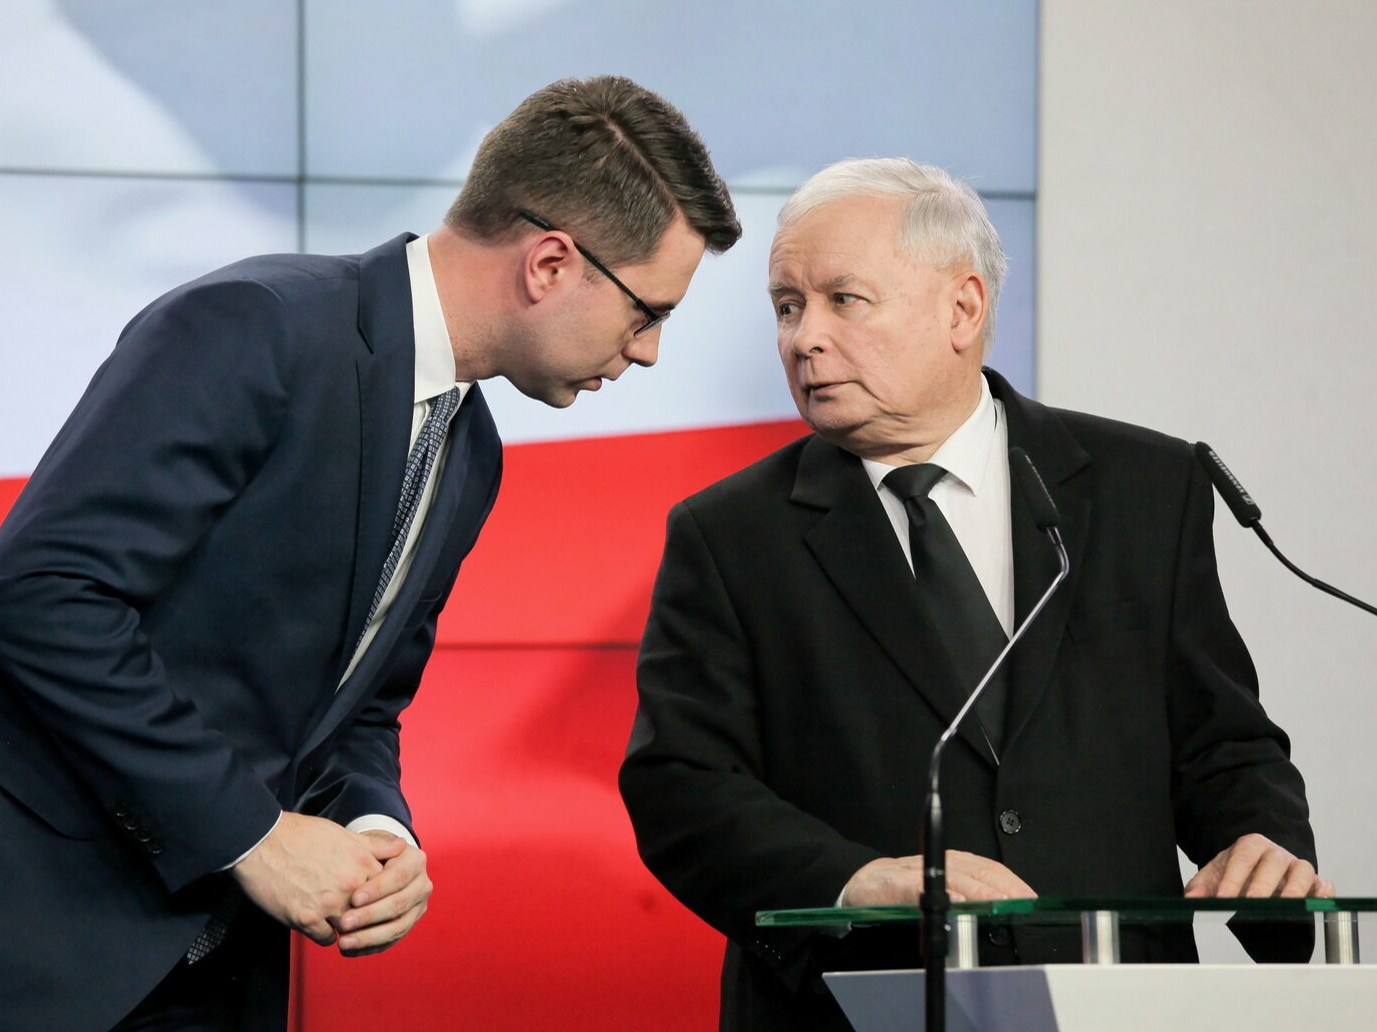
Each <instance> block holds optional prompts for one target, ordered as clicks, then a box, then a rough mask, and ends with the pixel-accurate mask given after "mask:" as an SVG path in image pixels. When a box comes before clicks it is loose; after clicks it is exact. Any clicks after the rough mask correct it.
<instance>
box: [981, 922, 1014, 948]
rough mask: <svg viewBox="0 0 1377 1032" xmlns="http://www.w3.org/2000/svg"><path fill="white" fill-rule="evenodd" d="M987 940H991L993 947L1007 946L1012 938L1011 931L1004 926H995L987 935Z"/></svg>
mask: <svg viewBox="0 0 1377 1032" xmlns="http://www.w3.org/2000/svg"><path fill="white" fill-rule="evenodd" d="M985 938H986V939H988V940H990V945H992V946H1007V945H1009V940H1010V939H1011V938H1012V936H1010V935H1009V929H1007V928H1005V927H1004V926H1003V925H995V926H994V927H993V928H991V929H990V930H989V931H988V932H986V933H985Z"/></svg>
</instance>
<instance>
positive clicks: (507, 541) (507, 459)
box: [439, 420, 808, 645]
mask: <svg viewBox="0 0 1377 1032" xmlns="http://www.w3.org/2000/svg"><path fill="white" fill-rule="evenodd" d="M807 429H808V428H807V427H806V426H804V425H803V423H801V422H799V421H798V420H788V421H784V422H778V423H755V424H750V425H747V426H732V427H718V428H714V429H710V430H680V431H675V432H672V433H660V434H636V435H631V436H626V437H604V438H593V439H584V440H576V441H554V442H550V443H548V444H521V445H515V446H512V447H509V448H507V449H506V450H505V455H504V469H503V477H502V490H501V492H500V494H499V495H498V498H497V504H496V506H494V508H493V512H492V516H491V517H489V519H488V523H487V526H486V527H484V528H483V535H482V537H480V538H479V539H478V544H477V546H475V548H474V550H473V553H472V554H471V555H470V556H469V558H468V559H467V560H466V561H465V563H464V569H463V571H462V572H461V573H460V575H459V583H458V585H457V586H456V587H455V589H454V595H453V596H452V597H451V599H450V602H449V605H448V606H447V607H446V609H445V612H444V614H443V615H442V616H441V617H440V628H439V640H440V642H442V643H444V644H450V645H464V644H478V645H491V644H529V643H533V642H539V643H542V644H573V643H606V642H621V643H624V644H628V645H630V644H635V643H636V642H638V641H640V638H641V630H642V628H643V627H644V626H645V618H646V612H647V609H648V607H649V604H650V587H651V583H652V582H653V581H654V578H655V570H656V568H657V567H658V566H659V563H660V552H661V550H662V549H663V547H664V541H665V514H666V513H667V512H668V511H669V507H670V506H671V505H673V504H674V503H675V502H677V501H679V500H680V499H681V498H683V497H685V496H686V495H689V494H692V493H693V492H694V491H697V490H699V489H700V488H703V487H706V486H707V485H708V484H710V483H712V482H713V481H715V480H720V479H721V478H722V477H724V476H726V475H727V474H728V473H731V472H734V471H735V470H738V469H740V468H741V467H742V466H745V465H748V464H749V463H751V462H754V461H755V460H756V459H758V458H761V457H762V456H764V455H767V454H769V453H770V452H772V451H774V450H775V449H776V448H781V447H783V446H784V445H785V444H788V443H789V442H790V441H792V440H795V439H796V438H798V437H800V436H802V435H803V434H804V433H805V432H807Z"/></svg>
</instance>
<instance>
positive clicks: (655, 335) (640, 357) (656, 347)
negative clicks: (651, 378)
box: [622, 326, 660, 369]
mask: <svg viewBox="0 0 1377 1032" xmlns="http://www.w3.org/2000/svg"><path fill="white" fill-rule="evenodd" d="M622 354H623V355H625V356H626V359H627V361H628V362H632V363H634V364H635V365H638V366H644V367H645V368H647V369H648V368H650V367H651V366H653V365H654V364H655V363H656V361H658V360H659V358H660V327H658V326H654V327H652V328H650V329H649V330H646V332H645V333H642V334H641V335H640V336H639V337H632V338H631V342H630V343H629V344H627V346H626V347H625V348H623V349H622Z"/></svg>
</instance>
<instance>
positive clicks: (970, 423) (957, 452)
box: [861, 376, 1014, 635]
mask: <svg viewBox="0 0 1377 1032" xmlns="http://www.w3.org/2000/svg"><path fill="white" fill-rule="evenodd" d="M928 461H929V462H932V463H935V464H937V465H938V466H941V467H942V468H943V469H945V470H946V471H947V474H946V476H944V477H943V478H942V479H941V480H939V481H938V482H937V486H936V487H934V488H933V489H932V493H931V494H930V495H929V497H930V498H932V500H933V502H935V503H936V505H937V508H939V509H941V510H942V515H943V516H945V517H946V518H947V522H948V523H949V524H951V529H952V532H953V533H954V534H955V535H956V540H957V541H958V542H960V544H961V549H962V551H964V552H965V553H966V558H967V559H968V560H969V561H970V564H971V568H972V569H973V570H975V575H976V577H977V578H979V580H980V585H981V587H983V588H984V589H985V595H986V596H987V597H988V598H989V600H990V607H991V608H992V609H994V611H995V616H997V617H998V618H999V623H1000V625H1001V626H1002V627H1003V628H1004V633H1005V634H1006V635H1007V634H1010V633H1012V631H1013V627H1014V545H1013V528H1012V523H1011V521H1010V517H1009V426H1008V423H1007V421H1006V420H1005V417H1004V406H1003V404H1001V403H1000V402H999V401H997V400H995V398H994V396H993V395H991V394H990V385H989V384H988V383H986V382H985V377H984V376H981V378H980V401H979V403H978V404H977V405H976V407H975V411H974V412H972V413H971V414H970V416H969V418H967V420H966V421H965V422H964V423H962V424H961V425H960V426H959V427H957V428H956V430H955V431H954V432H953V433H952V435H951V436H950V437H948V438H947V439H946V440H945V441H943V442H942V444H941V446H940V447H939V448H938V449H937V451H936V452H935V453H933V456H932V458H931V459H929V460H928ZM861 463H862V465H864V466H865V471H866V473H867V474H868V475H869V476H870V482H871V483H872V484H874V485H875V490H876V491H877V492H878V493H879V496H880V501H881V502H882V503H883V504H884V507H885V512H886V513H888V515H889V522H890V524H891V525H892V526H893V527H894V536H895V537H897V538H898V539H899V544H900V546H901V547H902V548H903V550H904V557H905V558H907V559H908V563H909V568H910V569H912V568H913V556H912V555H911V554H910V552H909V541H908V513H907V512H905V511H904V503H903V501H902V499H900V498H899V496H898V495H896V494H895V493H894V492H893V491H891V490H890V489H889V488H887V487H885V486H884V484H883V483H882V481H883V480H884V478H885V475H886V474H887V473H889V472H890V471H891V470H892V469H893V468H894V467H893V466H892V465H887V464H885V463H883V462H877V461H876V460H874V459H862V460H861Z"/></svg>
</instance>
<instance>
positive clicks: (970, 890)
mask: <svg viewBox="0 0 1377 1032" xmlns="http://www.w3.org/2000/svg"><path fill="white" fill-rule="evenodd" d="M922 894H923V858H922V857H921V856H900V857H888V856H886V857H880V858H879V859H878V860H872V861H870V863H868V864H866V865H865V866H864V867H862V868H861V869H860V870H859V871H857V872H856V873H855V874H853V875H852V876H851V880H850V881H848V882H847V883H846V888H845V889H843V890H842V895H841V905H842V906H844V907H883V906H902V905H905V904H910V905H912V904H917V902H918V900H919V899H920V898H921V896H922ZM947 895H948V896H949V897H950V898H951V901H952V902H953V903H964V902H966V901H968V900H989V899H1034V898H1036V897H1037V893H1036V892H1034V891H1033V890H1032V888H1031V887H1030V886H1029V885H1028V883H1027V882H1025V881H1024V880H1023V879H1022V878H1020V877H1019V876H1018V875H1016V874H1015V873H1014V872H1013V871H1011V870H1009V868H1007V867H1005V866H1004V865H1003V864H1001V863H1000V862H999V861H998V860H990V859H989V858H987V857H983V856H977V855H976V854H974V853H964V852H962V851H961V850H959V849H949V850H947Z"/></svg>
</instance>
